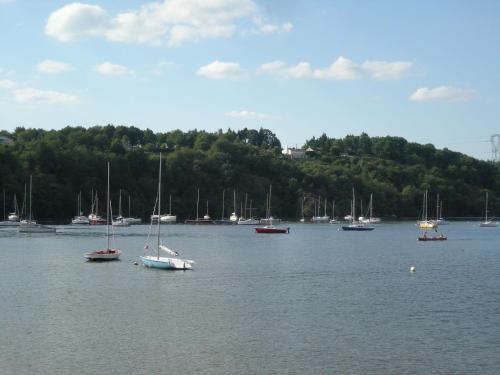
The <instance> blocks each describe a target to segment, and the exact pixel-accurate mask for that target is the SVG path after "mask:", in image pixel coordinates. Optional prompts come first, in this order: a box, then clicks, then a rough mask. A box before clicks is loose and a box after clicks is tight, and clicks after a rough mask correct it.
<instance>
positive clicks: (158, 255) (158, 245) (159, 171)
mask: <svg viewBox="0 0 500 375" xmlns="http://www.w3.org/2000/svg"><path fill="white" fill-rule="evenodd" d="M160 212H161V152H160V168H159V170H158V238H157V244H156V251H157V255H156V257H157V259H158V260H159V259H160V228H161V225H160V224H161V220H160V215H161V214H160Z"/></svg>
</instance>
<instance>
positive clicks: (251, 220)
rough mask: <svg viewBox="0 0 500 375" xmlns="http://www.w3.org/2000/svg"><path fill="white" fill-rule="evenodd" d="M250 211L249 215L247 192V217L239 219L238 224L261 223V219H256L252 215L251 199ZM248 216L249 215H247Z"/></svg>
mask: <svg viewBox="0 0 500 375" xmlns="http://www.w3.org/2000/svg"><path fill="white" fill-rule="evenodd" d="M248 211H249V212H250V214H249V215H247V213H246V212H247V196H246V194H245V218H241V217H240V218H239V219H238V225H257V224H260V220H259V219H255V218H254V217H253V215H252V212H253V211H252V200H251V199H250V208H249V210H248ZM247 216H248V217H247Z"/></svg>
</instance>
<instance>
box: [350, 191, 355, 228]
mask: <svg viewBox="0 0 500 375" xmlns="http://www.w3.org/2000/svg"><path fill="white" fill-rule="evenodd" d="M351 216H352V217H351V220H352V222H353V223H354V221H355V219H354V218H355V217H356V198H355V196H354V188H352V214H351Z"/></svg>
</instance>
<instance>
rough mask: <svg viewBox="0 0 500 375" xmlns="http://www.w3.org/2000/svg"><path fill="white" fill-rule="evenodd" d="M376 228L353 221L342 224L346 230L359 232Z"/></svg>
mask: <svg viewBox="0 0 500 375" xmlns="http://www.w3.org/2000/svg"><path fill="white" fill-rule="evenodd" d="M374 229H375V228H374V227H370V226H366V225H365V224H363V223H352V224H349V225H342V230H346V231H359V232H363V231H365V232H366V231H370V230H374Z"/></svg>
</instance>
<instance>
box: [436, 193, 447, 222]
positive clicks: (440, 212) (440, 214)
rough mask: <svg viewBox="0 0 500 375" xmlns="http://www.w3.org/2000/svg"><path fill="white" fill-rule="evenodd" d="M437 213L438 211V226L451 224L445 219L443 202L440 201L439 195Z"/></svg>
mask: <svg viewBox="0 0 500 375" xmlns="http://www.w3.org/2000/svg"><path fill="white" fill-rule="evenodd" d="M436 211H437V215H436V220H435V222H436V224H437V225H448V224H449V222H448V221H447V220H446V219H445V218H443V201H442V200H441V201H440V200H439V194H438V195H437V205H436Z"/></svg>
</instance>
